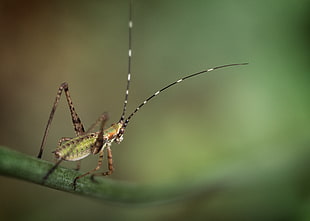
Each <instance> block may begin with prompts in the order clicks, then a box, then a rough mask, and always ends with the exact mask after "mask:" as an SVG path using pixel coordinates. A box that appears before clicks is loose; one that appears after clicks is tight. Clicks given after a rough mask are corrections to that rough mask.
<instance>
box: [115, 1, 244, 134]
mask: <svg viewBox="0 0 310 221" xmlns="http://www.w3.org/2000/svg"><path fill="white" fill-rule="evenodd" d="M132 27H133V22H132V1H130V4H129V22H128V29H129V30H128V31H129V32H128V44H129V49H128V75H127V87H126V92H125V100H124V106H123V113H122V115H121V118H120V120H119V122H120V123H122V124H123V129H125V128H126V127H127V125H128V123H129V121H130V119H131V118H132V117H133V116H134V115H135V114H136V113H137V112H138V111H139V110H140V109H141V108H142V107H143V106H144V105H145V104H146V103H147V102H149V101H150V100H151V99H153V98H154V97H155V96H157V95H158V94H160V93H161V92H163V91H164V90H166V89H168V88H170V87H171V86H173V85H175V84H177V83H180V82H183V81H184V80H186V79H189V78H191V77H195V76H197V75H200V74H203V73H206V72H210V71H214V70H216V69H221V68H226V67H231V66H239V65H247V64H248V63H236V64H226V65H220V66H216V67H213V68H209V69H205V70H202V71H199V72H196V73H192V74H190V75H187V76H185V77H182V78H180V79H179V80H177V81H174V82H173V83H170V84H168V85H167V86H165V87H163V88H162V89H160V90H158V91H156V92H155V93H154V94H153V95H151V96H149V97H148V98H146V99H145V100H144V101H143V102H142V103H141V104H140V105H139V106H138V107H137V108H136V109H135V110H134V111H133V112H132V113H131V114H130V115H129V116H128V117H127V118H126V120H125V114H126V109H127V103H128V94H129V86H130V78H131V58H132V43H131V41H132Z"/></svg>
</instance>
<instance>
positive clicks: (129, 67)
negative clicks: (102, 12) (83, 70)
mask: <svg viewBox="0 0 310 221" xmlns="http://www.w3.org/2000/svg"><path fill="white" fill-rule="evenodd" d="M131 31H132V1H130V3H129V22H128V45H129V46H128V74H127V86H126V92H125V100H124V106H123V113H122V115H121V119H120V120H119V122H120V123H123V122H124V119H125V114H126V108H127V103H128V94H129V86H130V76H131V55H132V47H131Z"/></svg>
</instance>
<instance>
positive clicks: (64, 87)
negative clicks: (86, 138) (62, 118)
mask: <svg viewBox="0 0 310 221" xmlns="http://www.w3.org/2000/svg"><path fill="white" fill-rule="evenodd" d="M63 91H65V94H66V98H67V102H68V105H69V108H70V112H71V117H72V123H73V125H74V130H75V133H76V135H77V136H79V135H82V134H84V132H85V130H84V127H83V124H82V123H81V120H80V118H79V116H78V114H77V113H76V111H75V109H74V106H73V103H72V100H71V97H70V94H69V88H68V83H66V82H64V83H62V84H61V85H60V87H59V89H58V92H57V95H56V99H55V101H54V104H53V107H52V111H51V113H50V116H49V119H48V121H47V125H46V128H45V131H44V135H43V139H42V143H41V146H40V150H39V154H38V158H42V154H43V149H44V146H45V143H46V138H47V134H48V131H49V129H50V125H51V123H52V120H53V117H54V114H55V111H56V108H57V105H58V103H59V100H60V97H61V94H62V92H63Z"/></svg>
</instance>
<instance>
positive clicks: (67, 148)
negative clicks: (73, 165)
mask: <svg viewBox="0 0 310 221" xmlns="http://www.w3.org/2000/svg"><path fill="white" fill-rule="evenodd" d="M97 136H98V134H97V133H90V134H87V135H82V136H79V137H75V138H72V139H71V140H69V141H65V142H63V143H62V144H61V145H60V146H59V147H57V148H56V151H55V156H56V158H58V159H60V158H62V159H64V160H67V161H77V160H80V159H83V158H85V157H87V156H88V155H89V154H91V148H92V147H93V145H94V143H95V141H96V138H97Z"/></svg>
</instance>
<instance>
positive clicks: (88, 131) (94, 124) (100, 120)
mask: <svg viewBox="0 0 310 221" xmlns="http://www.w3.org/2000/svg"><path fill="white" fill-rule="evenodd" d="M108 119H109V116H108V113H106V112H104V113H103V114H101V115H100V117H99V118H98V119H97V120H96V121H95V123H93V124H92V125H91V126H90V127H89V128H88V130H87V131H86V132H85V133H90V132H91V131H92V130H94V128H95V127H96V126H97V125H98V124H99V123H100V122H103V121H107V120H108ZM103 127H104V126H103Z"/></svg>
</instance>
